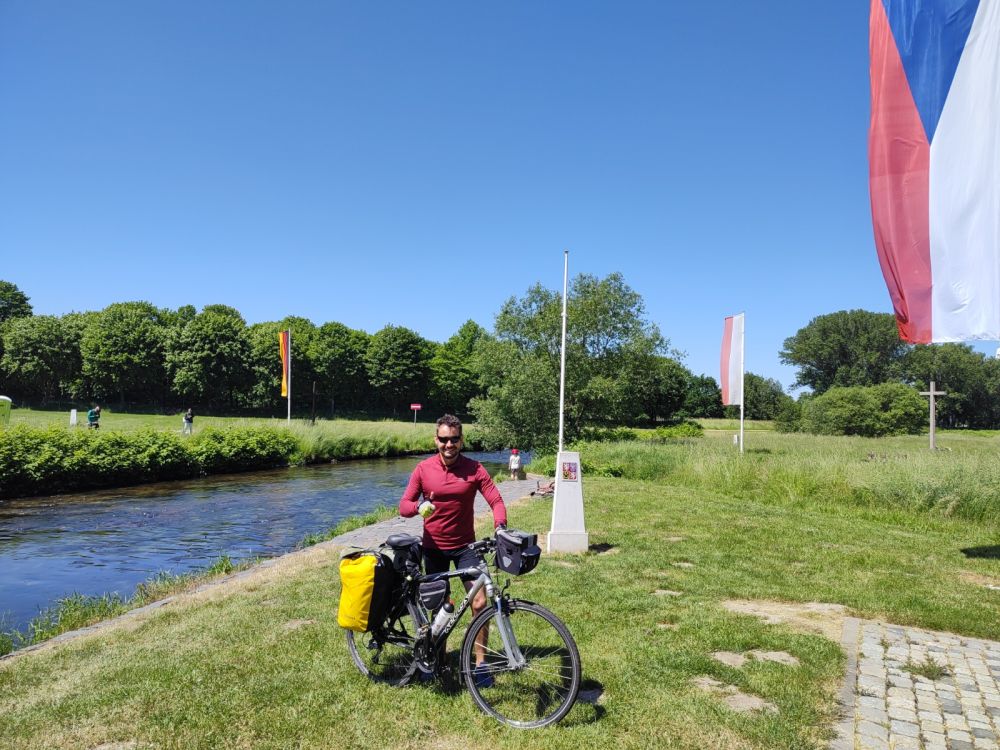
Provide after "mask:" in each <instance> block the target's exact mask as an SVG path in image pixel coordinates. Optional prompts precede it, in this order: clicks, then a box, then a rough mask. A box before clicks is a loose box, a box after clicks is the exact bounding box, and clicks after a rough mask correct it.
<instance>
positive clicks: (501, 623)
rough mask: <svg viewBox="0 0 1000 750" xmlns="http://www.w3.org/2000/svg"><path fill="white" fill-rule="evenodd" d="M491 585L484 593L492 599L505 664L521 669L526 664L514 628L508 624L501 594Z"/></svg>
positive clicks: (508, 618)
mask: <svg viewBox="0 0 1000 750" xmlns="http://www.w3.org/2000/svg"><path fill="white" fill-rule="evenodd" d="M492 588H493V587H492V586H487V591H486V594H487V596H489V597H490V598H491V599H492V600H493V607H494V609H495V610H496V613H497V616H496V617H494V618H493V619H494V622H495V623H496V627H497V631H498V632H499V633H500V640H501V642H502V643H503V650H504V654H505V655H506V657H507V666H508V667H509V668H510V669H521V668H522V667H524V666H525V665H526V664H527V661H526V660H525V658H524V654H523V653H521V647H520V645H518V643H517V638H516V637H515V636H514V629H513V628H512V627H511V626H510V615H509V614H508V613H507V607H506V604H505V602H504V599H503V597H502V596H500V595H499V594H497V593H496V591H493V590H491V589H492Z"/></svg>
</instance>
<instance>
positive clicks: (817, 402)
mask: <svg viewBox="0 0 1000 750" xmlns="http://www.w3.org/2000/svg"><path fill="white" fill-rule="evenodd" d="M926 419H927V405H926V404H925V403H924V401H923V399H921V397H920V395H919V394H917V392H916V391H914V390H913V389H912V388H909V387H907V386H905V385H902V384H901V383H882V384H880V385H873V386H854V387H850V388H831V389H830V390H828V391H827V392H826V393H823V394H821V395H819V396H816V397H815V398H813V399H810V400H809V401H807V402H806V403H805V404H804V405H803V407H802V429H803V431H805V432H812V433H814V434H817V435H860V436H862V437H882V436H885V435H903V434H907V433H909V434H917V433H919V432H920V431H921V430H922V429H923V425H924V422H925V420H926Z"/></svg>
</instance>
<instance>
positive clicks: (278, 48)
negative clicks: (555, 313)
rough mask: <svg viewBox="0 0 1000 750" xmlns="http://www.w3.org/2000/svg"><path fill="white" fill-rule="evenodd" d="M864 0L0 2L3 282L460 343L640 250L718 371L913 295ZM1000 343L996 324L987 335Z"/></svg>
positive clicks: (677, 319) (681, 340)
mask: <svg viewBox="0 0 1000 750" xmlns="http://www.w3.org/2000/svg"><path fill="white" fill-rule="evenodd" d="M867 43H868V3H867V2H865V1H864V0H850V2H835V3H814V2H803V1H802V0H770V2H766V3H756V2H746V0H713V2H675V1H670V0H652V1H650V2H628V1H622V2H586V1H580V0H574V1H573V2H569V1H568V0H567V1H566V2H552V1H549V2H539V1H538V0H534V1H531V2H529V1H527V0H525V1H522V2H503V3H474V2H467V1H465V2H445V1H443V0H442V1H439V2H413V1H412V0H409V1H408V2H377V1H376V2H357V1H355V2H327V1H324V2H305V1H297V2H293V3H278V2H258V1H248V0H239V1H237V0H231V1H229V2H208V3H206V2H187V1H183V0H169V1H168V0H149V1H147V2H141V3H137V2H134V1H133V0H101V1H98V2H87V3H83V2H74V3H67V2H54V1H49V0H0V278H2V279H6V280H9V281H12V282H14V283H16V284H17V285H18V286H19V287H20V288H21V289H22V290H23V291H24V292H25V293H26V294H28V295H29V296H30V297H31V302H32V304H33V306H34V308H35V312H36V313H39V314H43V313H45V314H62V313H65V312H69V311H71V310H94V309H100V308H102V307H104V306H105V305H107V304H110V303H112V302H119V301H125V300H140V299H141V300H147V301H149V302H152V303H153V304H155V305H158V306H161V307H171V308H176V307H179V306H181V305H185V304H192V305H195V306H196V307H198V308H201V307H203V306H204V305H206V304H212V303H223V304H228V305H232V306H233V307H235V308H237V309H238V310H240V311H241V312H242V313H243V315H244V317H245V318H246V319H247V321H248V322H249V323H254V322H258V321H263V320H277V319H279V318H282V317H284V316H286V315H301V316H304V317H307V318H310V319H311V320H313V322H315V323H317V324H319V323H323V322H326V321H332V320H336V321H340V322H342V323H344V324H346V325H348V326H351V327H354V328H361V329H364V330H366V331H368V332H370V333H373V332H374V331H376V330H378V329H379V328H381V327H382V326H384V325H385V324H387V323H393V324H398V325H405V326H407V327H409V328H412V329H414V330H416V331H417V332H419V333H420V334H421V335H423V336H425V337H427V338H430V339H433V340H435V341H443V340H445V339H447V338H448V337H449V336H451V335H452V334H453V333H454V332H455V331H456V330H457V329H458V327H459V326H460V325H461V324H462V322H464V321H465V320H466V319H469V318H472V319H473V320H475V321H477V322H478V323H480V324H482V325H483V326H485V327H486V328H492V324H493V318H494V316H495V314H496V313H497V311H498V310H499V309H500V306H501V305H502V303H503V302H504V300H506V299H507V298H509V297H511V296H514V295H522V294H523V293H524V292H525V291H526V290H527V288H528V287H529V286H530V285H531V284H533V283H535V282H542V283H543V284H545V285H546V286H548V287H549V288H552V289H559V288H561V284H562V262H563V250H564V249H568V250H569V251H570V272H571V274H576V273H580V272H584V273H589V274H594V275H597V276H605V275H607V274H608V273H611V272H613V271H620V272H621V273H622V274H623V275H624V277H625V280H626V281H627V282H628V283H629V284H630V285H631V286H632V287H633V288H634V289H636V290H637V291H638V292H640V293H641V294H642V295H643V297H644V298H645V301H646V305H647V309H648V316H649V318H650V320H651V321H653V322H655V323H656V324H657V325H659V326H660V328H661V330H662V331H663V333H664V334H665V335H666V336H667V337H669V338H670V340H671V343H672V345H673V346H674V347H676V348H678V349H680V350H682V351H684V352H686V354H687V356H686V359H685V363H686V364H687V366H688V367H690V368H691V369H692V370H693V371H695V372H696V373H707V374H710V375H713V376H714V377H716V378H718V367H719V366H718V362H719V347H720V340H721V335H722V324H723V318H724V317H725V316H726V315H728V314H732V313H734V312H739V311H745V312H746V314H747V322H746V340H747V358H746V364H747V369H748V370H749V371H751V372H756V373H758V374H761V375H764V376H765V377H774V378H777V379H779V380H780V381H781V382H782V383H783V384H784V385H785V386H786V387H787V386H789V385H790V384H791V383H792V381H793V380H794V371H793V370H792V368H789V367H786V366H783V365H781V364H780V362H779V360H778V352H779V350H780V349H781V345H782V342H783V341H784V339H785V338H786V337H788V336H790V335H792V334H794V333H795V331H797V330H798V329H799V328H800V327H802V326H803V325H805V324H806V323H808V322H809V320H811V319H812V318H813V317H815V316H817V315H821V314H824V313H830V312H834V311H836V310H842V309H853V308H865V309H868V310H874V311H880V312H891V306H890V303H889V297H888V294H887V292H886V289H885V285H884V283H883V281H882V277H881V274H880V272H879V268H878V263H877V258H876V254H875V247H874V242H873V239H872V230H871V214H870V209H869V202H868V183H867V155H866V148H867V145H866V139H867V127H868V111H869V102H868V96H869V85H868V51H867ZM982 350H983V351H990V352H991V353H992V351H993V346H992V345H982Z"/></svg>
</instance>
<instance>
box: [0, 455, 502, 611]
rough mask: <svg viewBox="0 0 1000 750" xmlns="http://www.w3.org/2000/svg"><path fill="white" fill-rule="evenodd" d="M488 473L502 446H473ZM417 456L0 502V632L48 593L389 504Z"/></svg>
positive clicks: (170, 565)
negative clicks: (481, 449) (490, 449)
mask: <svg viewBox="0 0 1000 750" xmlns="http://www.w3.org/2000/svg"><path fill="white" fill-rule="evenodd" d="M469 455H470V456H472V457H473V458H476V459H477V460H479V461H482V462H483V464H484V465H485V466H486V468H487V469H488V470H489V472H490V473H491V474H495V473H496V472H497V471H500V470H501V468H502V467H505V466H506V458H507V457H506V455H505V454H501V453H470V454H469ZM418 460H420V459H419V457H408V458H394V459H382V460H371V461H350V462H345V463H341V464H335V465H328V466H312V467H301V468H293V469H281V470H277V471H269V472H257V473H253V474H236V475H226V476H217V477H208V478H205V479H200V480H195V481H185V482H164V483H159V484H155V485H147V486H144V487H130V488H124V489H117V490H106V491H100V492H90V493H85V494H79V495H62V496H58V497H42V498H26V499H22V500H13V501H8V502H6V503H0V616H2V617H3V622H2V626H0V630H5V629H8V628H10V627H17V628H23V627H24V625H25V624H26V623H27V622H28V621H30V619H31V618H32V617H34V616H35V615H37V614H38V612H39V611H40V610H41V609H43V608H44V607H46V606H48V605H49V604H51V603H52V602H53V601H55V600H56V599H58V598H60V597H63V596H66V595H68V594H71V593H74V592H79V593H81V594H86V595H98V594H103V593H106V592H117V593H119V594H121V595H123V596H127V595H130V594H131V593H132V592H133V591H134V590H135V587H136V586H137V585H138V584H139V583H141V582H142V581H144V580H146V579H148V578H150V577H151V576H153V575H155V574H156V573H157V572H159V571H169V572H171V573H184V572H187V571H189V570H192V569H194V568H201V567H204V566H206V565H208V564H210V563H211V562H212V561H214V560H215V559H216V558H218V557H219V556H221V555H229V556H230V557H231V558H233V560H244V559H247V558H251V557H271V556H274V555H278V554H281V553H283V552H287V551H288V550H290V549H292V548H294V547H295V545H296V544H297V543H298V542H300V541H301V540H302V538H303V537H304V536H306V535H307V534H309V533H314V532H320V531H324V530H326V529H328V528H330V527H331V526H334V525H336V524H337V523H338V522H339V521H341V520H342V519H344V518H345V517H347V516H351V515H358V514H361V513H366V512H368V511H369V510H371V509H372V508H374V507H375V506H377V505H381V504H389V505H394V504H395V503H396V502H397V501H398V500H399V496H400V495H401V494H402V491H403V488H404V487H405V485H406V480H407V478H408V477H409V474H410V472H411V471H412V469H413V467H414V465H415V464H416V463H417V461H418Z"/></svg>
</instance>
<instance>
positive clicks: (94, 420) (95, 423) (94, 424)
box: [87, 404, 101, 430]
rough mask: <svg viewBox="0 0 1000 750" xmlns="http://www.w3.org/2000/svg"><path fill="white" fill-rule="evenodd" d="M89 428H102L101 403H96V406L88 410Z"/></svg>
mask: <svg viewBox="0 0 1000 750" xmlns="http://www.w3.org/2000/svg"><path fill="white" fill-rule="evenodd" d="M87 429H88V430H99V429H101V407H100V406H99V405H96V404H95V406H94V408H93V409H91V410H90V411H88V412H87Z"/></svg>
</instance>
